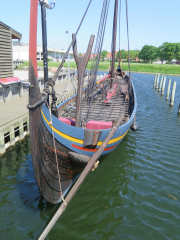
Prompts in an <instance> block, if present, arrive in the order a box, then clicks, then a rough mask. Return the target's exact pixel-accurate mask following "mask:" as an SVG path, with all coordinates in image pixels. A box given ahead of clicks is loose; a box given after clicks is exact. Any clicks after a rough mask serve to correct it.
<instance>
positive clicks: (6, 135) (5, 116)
mask: <svg viewBox="0 0 180 240" xmlns="http://www.w3.org/2000/svg"><path fill="white" fill-rule="evenodd" d="M15 74H16V73H15ZM20 75H21V76H20V77H21V79H22V81H23V82H28V80H27V77H28V71H21V74H20ZM39 76H40V77H39V87H40V89H41V91H42V90H43V88H44V79H43V77H42V76H43V72H39ZM51 76H52V74H50V75H49V78H51ZM25 78H26V79H25ZM86 80H87V79H86ZM85 83H86V81H85ZM76 86H77V79H76V78H75V70H70V72H69V76H68V74H67V72H66V71H63V72H61V73H60V74H59V75H58V77H57V80H56V86H55V90H56V92H57V93H58V94H60V95H61V94H62V93H63V91H64V94H63V98H62V99H61V100H60V99H58V100H59V101H63V99H65V98H68V97H69V96H70V95H73V94H75V93H76ZM3 92H5V93H6V94H5V95H3ZM28 96H29V94H28V90H27V89H25V88H23V89H21V94H19V83H15V84H12V85H10V86H7V87H6V89H5V91H3V87H2V86H1V85H0V113H1V114H0V156H1V155H2V154H4V153H5V152H6V151H7V150H9V149H11V148H12V147H13V146H15V145H16V144H17V143H18V142H20V141H21V140H22V139H24V138H25V137H26V136H27V135H28V134H29V110H28V109H27V107H26V106H27V104H28ZM58 98H59V97H58Z"/></svg>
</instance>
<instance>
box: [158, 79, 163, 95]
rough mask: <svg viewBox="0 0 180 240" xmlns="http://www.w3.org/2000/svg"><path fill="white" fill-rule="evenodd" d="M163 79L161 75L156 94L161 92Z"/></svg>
mask: <svg viewBox="0 0 180 240" xmlns="http://www.w3.org/2000/svg"><path fill="white" fill-rule="evenodd" d="M163 78H164V75H162V76H161V80H160V84H159V90H158V92H160V91H161V87H162V82H163Z"/></svg>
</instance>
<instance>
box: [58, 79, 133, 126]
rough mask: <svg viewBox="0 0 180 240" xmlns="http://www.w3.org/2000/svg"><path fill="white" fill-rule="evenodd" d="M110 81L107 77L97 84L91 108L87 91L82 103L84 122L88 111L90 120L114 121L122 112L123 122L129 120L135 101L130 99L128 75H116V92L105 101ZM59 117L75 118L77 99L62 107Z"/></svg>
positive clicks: (82, 119)
mask: <svg viewBox="0 0 180 240" xmlns="http://www.w3.org/2000/svg"><path fill="white" fill-rule="evenodd" d="M110 81H111V80H110V79H107V80H105V81H103V82H104V83H99V84H98V85H97V88H96V90H95V91H94V93H93V94H92V95H91V96H93V98H92V104H91V108H89V100H87V99H88V98H87V93H85V94H84V96H83V100H82V105H81V122H82V123H83V121H84V119H86V116H87V113H88V111H89V117H88V121H90V120H95V121H106V122H112V121H116V120H117V119H118V118H119V117H120V116H121V115H122V114H123V115H124V120H123V122H122V124H123V123H125V122H126V121H128V120H129V117H130V115H131V113H132V111H133V105H134V104H130V103H132V102H134V101H132V99H130V94H129V82H128V77H126V78H123V77H121V76H116V78H115V80H114V82H113V85H114V84H116V83H117V86H116V88H115V94H114V95H113V96H112V97H111V98H110V100H109V103H105V102H104V101H105V100H106V96H107V92H108V90H109V89H110ZM103 85H104V87H103ZM103 88H104V91H103ZM132 97H133V96H132ZM89 99H90V98H89ZM131 105H132V106H131ZM59 117H61V118H69V119H75V117H76V99H74V100H73V101H71V102H70V103H68V104H67V105H66V108H63V109H60V111H59Z"/></svg>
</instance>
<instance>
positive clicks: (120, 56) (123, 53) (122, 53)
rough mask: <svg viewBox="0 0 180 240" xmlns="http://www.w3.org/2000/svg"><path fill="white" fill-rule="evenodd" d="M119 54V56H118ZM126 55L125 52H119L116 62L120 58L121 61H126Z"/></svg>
mask: <svg viewBox="0 0 180 240" xmlns="http://www.w3.org/2000/svg"><path fill="white" fill-rule="evenodd" d="M120 52H121V54H120ZM126 55H127V52H126V51H125V50H123V49H122V50H121V51H119V52H117V54H116V58H117V59H118V60H119V59H120V58H121V60H123V59H126Z"/></svg>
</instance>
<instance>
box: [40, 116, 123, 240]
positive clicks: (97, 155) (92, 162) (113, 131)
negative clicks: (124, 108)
mask: <svg viewBox="0 0 180 240" xmlns="http://www.w3.org/2000/svg"><path fill="white" fill-rule="evenodd" d="M123 119H124V115H121V116H120V117H119V119H118V120H117V122H116V123H115V125H114V126H113V127H112V129H111V131H110V132H109V133H108V135H107V137H106V138H105V140H104V141H103V143H102V145H101V146H100V147H99V148H98V150H97V152H95V153H94V155H93V156H92V158H91V160H90V161H89V163H88V164H87V165H86V167H85V169H84V171H83V172H82V174H81V175H80V177H79V178H78V180H77V181H76V183H75V184H74V186H73V187H72V189H71V190H70V192H69V194H68V195H67V197H66V198H65V202H66V204H69V202H70V201H71V199H72V198H73V196H74V195H75V193H76V192H77V190H78V189H79V187H80V186H81V184H82V183H83V181H84V180H85V178H86V177H87V175H88V173H89V172H90V171H91V169H92V168H93V166H94V164H95V162H96V160H97V159H98V158H99V157H100V156H101V154H102V152H103V151H104V149H105V147H106V146H107V144H108V142H109V141H110V140H111V138H112V137H113V135H114V133H115V132H116V130H117V129H118V127H119V125H120V124H121V122H122V121H123ZM65 209H66V205H65V203H64V202H62V204H61V206H60V207H59V209H58V210H57V212H56V213H55V215H54V217H53V218H52V220H51V221H50V222H49V224H48V225H47V227H46V228H45V230H44V232H43V233H42V234H41V236H40V237H39V240H44V239H45V237H46V236H47V235H48V233H49V231H50V230H51V228H52V227H53V226H54V224H55V223H56V221H57V220H58V218H59V217H60V216H61V214H62V213H63V211H64V210H65Z"/></svg>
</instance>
